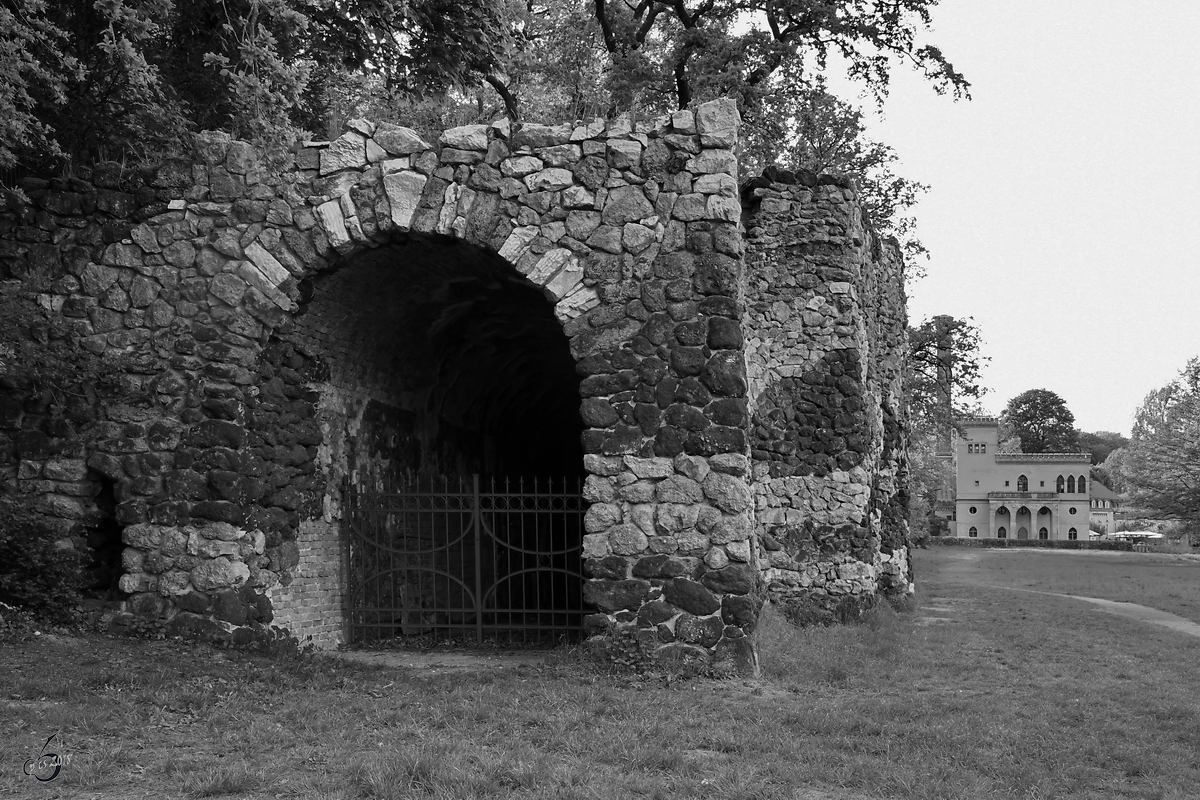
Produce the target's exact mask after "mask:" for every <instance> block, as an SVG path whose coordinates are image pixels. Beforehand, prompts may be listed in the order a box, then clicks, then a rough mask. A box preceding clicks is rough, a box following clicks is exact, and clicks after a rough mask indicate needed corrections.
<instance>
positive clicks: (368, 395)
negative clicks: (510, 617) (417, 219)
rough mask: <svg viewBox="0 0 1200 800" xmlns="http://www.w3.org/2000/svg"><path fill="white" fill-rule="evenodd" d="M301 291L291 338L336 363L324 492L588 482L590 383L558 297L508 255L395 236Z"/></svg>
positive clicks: (438, 239) (328, 405) (331, 366)
mask: <svg viewBox="0 0 1200 800" xmlns="http://www.w3.org/2000/svg"><path fill="white" fill-rule="evenodd" d="M301 288H302V291H301V295H302V302H301V308H300V309H299V310H298V312H297V314H296V316H295V317H294V320H293V324H292V325H290V326H289V328H288V330H287V332H286V333H285V334H283V338H284V339H285V340H287V341H290V342H293V343H295V344H296V345H298V346H300V347H303V348H304V349H305V350H306V351H307V352H310V353H312V354H314V355H317V356H319V357H320V358H321V359H322V360H323V361H324V362H325V363H326V364H327V366H328V371H329V376H328V378H327V381H326V383H327V386H328V388H327V389H326V394H327V397H326V398H324V405H325V408H324V409H323V418H324V419H325V420H326V423H327V432H326V442H325V446H326V447H328V448H330V451H331V452H330V462H329V468H328V470H327V476H328V487H329V488H328V489H327V496H330V495H333V494H336V490H337V488H338V487H340V486H341V485H343V483H344V482H345V481H347V480H349V481H350V482H351V483H352V484H353V485H355V486H356V487H359V488H360V489H368V490H369V489H383V488H384V487H386V486H388V485H391V484H392V483H393V482H394V481H395V480H396V479H397V478H398V477H400V476H401V475H402V474H456V475H457V474H466V475H469V474H471V473H472V472H478V473H483V474H488V475H493V476H495V475H505V476H525V477H533V476H534V475H538V476H541V477H546V476H550V475H553V476H558V477H560V478H561V477H562V476H564V475H567V474H570V475H572V476H575V475H579V476H580V477H582V476H581V473H582V471H583V452H582V449H581V445H580V437H581V434H582V432H583V424H582V421H581V419H580V405H581V398H580V394H579V382H580V378H579V376H578V375H577V373H576V370H575V364H576V362H575V359H574V358H573V357H572V355H571V352H570V348H569V343H568V340H567V338H566V336H565V335H564V334H563V330H562V325H561V322H560V321H559V320H557V319H556V318H555V316H554V314H553V305H552V302H553V296H551V297H550V298H549V300H550V302H547V298H546V297H544V296H543V292H545V293H546V294H550V292H549V291H548V290H545V289H544V287H539V286H538V285H537V284H535V283H533V282H532V281H529V280H528V279H526V278H524V277H523V276H521V275H520V274H519V273H517V272H516V271H515V270H514V269H513V266H512V265H511V264H509V263H508V262H506V261H505V260H504V259H502V258H500V257H499V256H498V255H497V254H495V253H493V252H491V251H490V250H487V249H485V248H482V247H478V246H476V245H472V244H470V243H467V242H465V241H463V240H458V239H454V238H452V237H448V236H439V235H424V234H410V233H407V232H399V231H396V232H393V233H392V234H391V235H390V239H389V241H388V242H385V243H384V244H381V245H379V246H378V247H374V248H362V249H357V250H354V251H351V252H349V253H347V254H346V256H345V257H343V258H341V259H340V260H339V261H338V263H337V265H336V266H335V267H334V268H332V269H329V270H326V271H325V272H322V273H317V274H315V275H313V276H311V277H309V278H306V279H305V285H303V286H302V287H301Z"/></svg>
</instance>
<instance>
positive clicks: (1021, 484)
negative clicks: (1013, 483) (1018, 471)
mask: <svg viewBox="0 0 1200 800" xmlns="http://www.w3.org/2000/svg"><path fill="white" fill-rule="evenodd" d="M1017 491H1018V492H1028V491H1029V479H1028V478H1026V477H1025V476H1024V475H1022V476H1021V477H1019V478H1017Z"/></svg>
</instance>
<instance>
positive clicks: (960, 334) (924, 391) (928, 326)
mask: <svg viewBox="0 0 1200 800" xmlns="http://www.w3.org/2000/svg"><path fill="white" fill-rule="evenodd" d="M971 319H972V318H971V317H968V318H967V319H955V318H954V317H951V316H949V315H948V314H942V315H939V316H936V317H934V318H933V319H929V320H925V321H924V322H922V323H921V324H920V325H918V326H917V327H915V328H909V329H908V364H907V369H906V370H905V383H904V388H905V395H906V399H907V402H908V409H909V416H910V417H911V418H912V419H914V420H917V421H921V422H928V423H929V424H931V425H934V426H938V427H942V428H944V429H945V430H946V432H947V435H948V431H949V427H948V426H949V425H950V424H951V423H952V420H953V418H954V417H956V416H963V415H965V414H969V413H971V411H972V410H973V409H974V407H975V406H976V405H977V404H978V403H979V400H980V399H981V398H982V397H983V395H984V394H985V393H986V392H987V389H986V388H984V387H983V386H982V385H981V384H980V382H979V375H980V366H981V365H982V364H985V363H987V362H988V361H990V360H991V358H990V357H988V356H982V355H980V353H979V345H980V335H979V328H978V326H976V325H974V324H972V323H971V322H970V320H971Z"/></svg>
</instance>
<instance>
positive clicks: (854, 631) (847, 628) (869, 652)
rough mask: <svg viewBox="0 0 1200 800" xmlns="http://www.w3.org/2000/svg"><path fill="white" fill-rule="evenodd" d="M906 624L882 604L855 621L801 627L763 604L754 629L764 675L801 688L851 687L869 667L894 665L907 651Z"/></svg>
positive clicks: (888, 607) (867, 672) (887, 606)
mask: <svg viewBox="0 0 1200 800" xmlns="http://www.w3.org/2000/svg"><path fill="white" fill-rule="evenodd" d="M904 626H905V623H904V621H903V619H902V617H901V616H900V614H899V613H897V612H896V611H895V610H894V609H892V608H891V607H890V606H889V605H887V604H880V605H879V606H877V607H875V608H873V609H871V610H870V611H868V612H867V613H866V614H864V615H863V616H862V618H861V619H860V621H858V622H856V623H852V624H846V625H837V626H832V627H809V628H797V627H795V626H794V625H792V624H791V623H789V622H788V621H787V620H786V619H785V618H784V616H783V613H782V612H781V611H780V610H779V609H777V608H775V607H774V606H771V605H767V606H766V607H764V608H763V613H762V616H761V618H760V620H759V623H758V628H757V630H756V631H755V633H754V636H755V639H756V641H757V644H758V658H759V663H760V664H761V666H762V670H763V675H764V676H765V677H767V678H770V679H772V680H775V681H778V682H780V683H783V684H786V685H789V686H792V687H794V688H800V687H804V686H814V685H827V686H838V687H848V686H850V685H852V684H853V683H854V682H855V681H856V679H861V678H864V677H866V676H867V675H869V674H870V670H872V669H878V668H880V667H885V666H888V665H895V664H896V663H898V662H899V661H900V659H901V658H902V656H903V650H904V648H903V642H904Z"/></svg>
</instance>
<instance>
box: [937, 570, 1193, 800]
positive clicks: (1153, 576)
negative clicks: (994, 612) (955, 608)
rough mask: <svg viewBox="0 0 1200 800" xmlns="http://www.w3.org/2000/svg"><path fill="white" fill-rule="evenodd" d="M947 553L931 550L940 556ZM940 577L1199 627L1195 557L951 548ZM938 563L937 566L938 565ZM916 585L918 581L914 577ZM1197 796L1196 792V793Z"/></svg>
mask: <svg viewBox="0 0 1200 800" xmlns="http://www.w3.org/2000/svg"><path fill="white" fill-rule="evenodd" d="M946 549H947V548H934V552H942V553H944V552H945V550H946ZM953 550H954V551H955V552H957V553H958V555H959V556H962V555H964V554H971V555H975V556H978V559H977V560H972V561H971V563H970V566H969V567H965V568H963V567H961V566H960V565H962V564H964V563H965V561H964V559H961V558H950V557H949V555H948V554H947V558H948V560H947V561H945V564H946V568H948V569H949V574H946V569H945V568H943V569H942V570H941V571H942V574H941V577H942V578H945V579H953V576H954V575H956V574H957V572H958V570H959V569H960V568H962V569H963V577H964V579H965V580H966V581H967V582H968V583H972V584H975V585H979V586H1001V587H1007V588H1017V589H1034V590H1039V591H1044V592H1057V593H1059V594H1073V595H1081V596H1083V597H1100V598H1103V599H1105V600H1119V601H1121V602H1126V603H1140V604H1142V605H1145V606H1150V607H1151V608H1157V609H1160V610H1162V611H1169V612H1171V613H1172V614H1177V615H1179V616H1181V617H1184V618H1185V619H1190V620H1191V621H1192V622H1196V623H1200V556H1195V555H1175V554H1170V553H1123V552H1118V551H1102V550H1084V551H1073V550H1039V549H1032V548H1030V549H1024V548H1021V549H1018V548H1013V549H997V550H993V549H990V548H979V549H976V548H954V549H953ZM936 558H939V562H938V563H939V564H941V563H943V562H942V561H941V560H940V557H936ZM917 579H918V581H919V580H920V579H921V576H920V575H918V576H917ZM1197 794H1198V795H1200V788H1198V790H1197Z"/></svg>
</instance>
